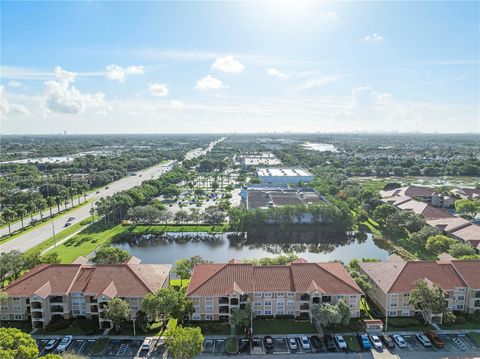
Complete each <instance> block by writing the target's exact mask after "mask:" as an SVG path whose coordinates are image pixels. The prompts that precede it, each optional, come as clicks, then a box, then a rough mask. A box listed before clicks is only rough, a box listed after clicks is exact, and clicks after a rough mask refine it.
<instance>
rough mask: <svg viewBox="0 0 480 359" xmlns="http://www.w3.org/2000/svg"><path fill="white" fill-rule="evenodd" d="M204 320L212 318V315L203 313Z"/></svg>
mask: <svg viewBox="0 0 480 359" xmlns="http://www.w3.org/2000/svg"><path fill="white" fill-rule="evenodd" d="M205 320H213V315H211V314H205Z"/></svg>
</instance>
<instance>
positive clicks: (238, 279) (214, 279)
mask: <svg viewBox="0 0 480 359" xmlns="http://www.w3.org/2000/svg"><path fill="white" fill-rule="evenodd" d="M362 295H363V292H362V290H361V289H360V288H359V287H358V285H357V284H356V283H355V282H354V280H353V279H352V278H351V277H350V275H349V274H348V273H347V271H346V270H345V268H344V267H343V266H342V264H341V263H339V262H331V263H308V262H307V261H305V260H303V259H300V260H297V261H295V262H293V263H291V264H288V265H276V266H257V265H252V264H245V263H240V262H238V261H236V260H231V261H230V262H228V263H221V264H198V265H197V266H196V267H195V269H194V271H193V274H192V278H191V280H190V284H189V287H188V290H187V296H188V297H189V298H190V299H191V300H192V301H193V303H194V308H195V312H194V314H193V315H192V318H191V319H192V320H221V321H222V320H224V321H226V320H228V319H229V316H230V314H231V313H232V310H233V309H235V308H243V307H244V306H245V304H246V303H247V301H249V302H250V303H251V305H252V310H253V312H254V313H255V314H256V315H257V316H271V317H278V316H281V317H283V316H291V317H305V318H311V310H312V306H313V305H315V304H322V303H332V304H335V303H337V302H338V301H339V300H344V301H345V302H346V303H347V304H348V305H349V306H350V314H351V316H352V317H358V316H359V315H360V298H361V297H362Z"/></svg>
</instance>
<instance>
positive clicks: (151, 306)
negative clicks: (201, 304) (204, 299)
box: [142, 288, 193, 321]
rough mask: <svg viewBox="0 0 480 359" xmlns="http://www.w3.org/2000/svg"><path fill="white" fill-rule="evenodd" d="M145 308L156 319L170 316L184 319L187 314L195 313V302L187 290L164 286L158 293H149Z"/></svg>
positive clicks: (146, 297)
mask: <svg viewBox="0 0 480 359" xmlns="http://www.w3.org/2000/svg"><path fill="white" fill-rule="evenodd" d="M142 305H143V310H144V311H145V313H147V315H148V317H149V318H150V319H151V320H153V321H155V320H158V319H161V320H166V319H167V318H168V317H173V318H176V319H177V320H180V321H181V320H183V317H184V316H185V315H188V314H191V313H193V302H192V301H191V300H190V299H188V298H187V297H186V296H185V292H184V291H182V290H180V291H176V290H175V289H173V288H162V289H160V290H159V291H158V292H156V293H150V294H147V295H146V296H145V298H144V300H143V304H142Z"/></svg>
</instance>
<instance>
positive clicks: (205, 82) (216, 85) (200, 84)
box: [195, 75, 228, 91]
mask: <svg viewBox="0 0 480 359" xmlns="http://www.w3.org/2000/svg"><path fill="white" fill-rule="evenodd" d="M227 87H228V85H226V84H224V83H223V82H222V81H221V80H219V79H217V78H215V77H213V76H211V75H207V76H205V77H204V78H202V79H201V80H198V81H197V83H196V84H195V88H196V89H197V90H202V91H204V90H218V89H221V88H227Z"/></svg>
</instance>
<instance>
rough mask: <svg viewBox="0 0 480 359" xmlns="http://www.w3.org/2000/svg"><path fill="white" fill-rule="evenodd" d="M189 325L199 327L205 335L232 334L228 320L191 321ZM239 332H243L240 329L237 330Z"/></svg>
mask: <svg viewBox="0 0 480 359" xmlns="http://www.w3.org/2000/svg"><path fill="white" fill-rule="evenodd" d="M185 326H187V327H199V328H200V330H201V331H202V334H203V335H230V334H231V330H230V324H228V322H213V321H208V322H200V321H191V322H189V323H187V324H186V325H185ZM237 334H241V333H240V330H237Z"/></svg>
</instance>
